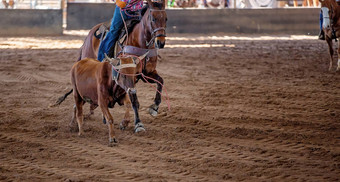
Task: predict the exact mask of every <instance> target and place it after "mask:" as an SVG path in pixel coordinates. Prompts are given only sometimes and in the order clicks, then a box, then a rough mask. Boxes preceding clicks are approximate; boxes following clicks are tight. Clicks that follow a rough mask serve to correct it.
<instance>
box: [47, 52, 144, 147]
mask: <svg viewBox="0 0 340 182" xmlns="http://www.w3.org/2000/svg"><path fill="white" fill-rule="evenodd" d="M145 56H146V54H145V55H143V56H141V57H131V56H129V57H120V58H117V59H112V58H108V57H106V59H105V61H103V62H99V61H98V60H95V59H92V58H85V59H82V60H80V61H78V62H76V63H75V64H74V65H73V66H72V69H71V82H72V87H73V89H72V91H73V96H74V101H75V107H74V113H73V117H72V120H71V123H70V126H71V127H72V126H73V125H74V120H75V118H76V120H77V123H78V129H79V132H78V135H79V136H81V135H83V132H84V131H83V105H84V104H85V103H86V102H88V103H90V104H91V105H93V106H99V107H100V108H101V110H102V113H103V117H104V118H105V124H107V125H108V127H109V146H113V145H116V144H117V143H118V142H117V140H116V137H115V134H114V131H113V117H112V115H111V114H110V112H109V109H108V108H113V107H114V105H115V104H116V103H118V104H119V105H123V104H125V101H126V100H129V101H131V103H132V104H131V103H130V104H131V105H132V108H133V110H134V112H135V122H134V124H135V129H134V130H135V132H136V133H137V132H141V131H145V128H144V125H143V123H142V122H141V120H140V119H139V114H138V109H139V102H138V99H137V96H136V94H137V91H136V89H135V83H136V79H137V78H136V73H139V72H141V70H142V69H139V68H142V65H143V63H142V61H141V60H142V59H144V57H145ZM113 70H115V71H117V72H119V74H120V75H119V76H117V77H114V75H113V74H112V72H113ZM69 94H71V92H67V93H66V94H65V95H64V96H62V97H61V98H60V99H59V100H58V101H57V103H56V104H54V105H51V106H50V107H55V106H58V105H60V104H61V103H62V102H63V101H64V100H65V99H66V97H67V96H68V95H69ZM127 98H129V99H127Z"/></svg>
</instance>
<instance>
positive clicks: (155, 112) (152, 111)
mask: <svg viewBox="0 0 340 182" xmlns="http://www.w3.org/2000/svg"><path fill="white" fill-rule="evenodd" d="M149 113H150V115H151V116H153V117H156V116H157V115H158V106H156V104H152V105H151V106H150V108H149Z"/></svg>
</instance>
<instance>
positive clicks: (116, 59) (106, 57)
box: [104, 53, 120, 66]
mask: <svg viewBox="0 0 340 182" xmlns="http://www.w3.org/2000/svg"><path fill="white" fill-rule="evenodd" d="M104 55H105V58H104V60H105V61H108V62H109V63H111V64H112V65H114V66H117V65H118V63H119V62H120V59H119V58H109V56H107V54H106V53H104Z"/></svg>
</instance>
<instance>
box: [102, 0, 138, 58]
mask: <svg viewBox="0 0 340 182" xmlns="http://www.w3.org/2000/svg"><path fill="white" fill-rule="evenodd" d="M142 7H143V0H116V9H115V11H114V14H113V18H112V20H111V27H110V31H109V32H108V33H107V34H106V37H105V38H104V40H103V41H102V42H101V43H100V46H99V50H98V60H99V61H102V60H103V59H104V57H105V55H104V53H106V54H107V55H108V56H110V57H113V55H110V54H112V53H113V48H114V44H115V43H116V41H117V39H118V36H119V35H118V33H119V30H120V29H121V28H122V27H123V25H124V22H123V19H122V18H124V21H126V20H129V19H132V18H134V17H135V16H136V14H137V13H138V10H140V9H142Z"/></svg>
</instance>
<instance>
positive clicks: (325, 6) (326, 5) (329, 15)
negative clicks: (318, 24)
mask: <svg viewBox="0 0 340 182" xmlns="http://www.w3.org/2000/svg"><path fill="white" fill-rule="evenodd" d="M319 2H320V3H321V11H322V15H323V24H322V27H323V28H326V29H329V28H330V27H331V21H330V20H331V19H333V18H334V16H335V13H334V11H335V9H336V7H337V6H338V4H337V3H336V2H335V0H319Z"/></svg>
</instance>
